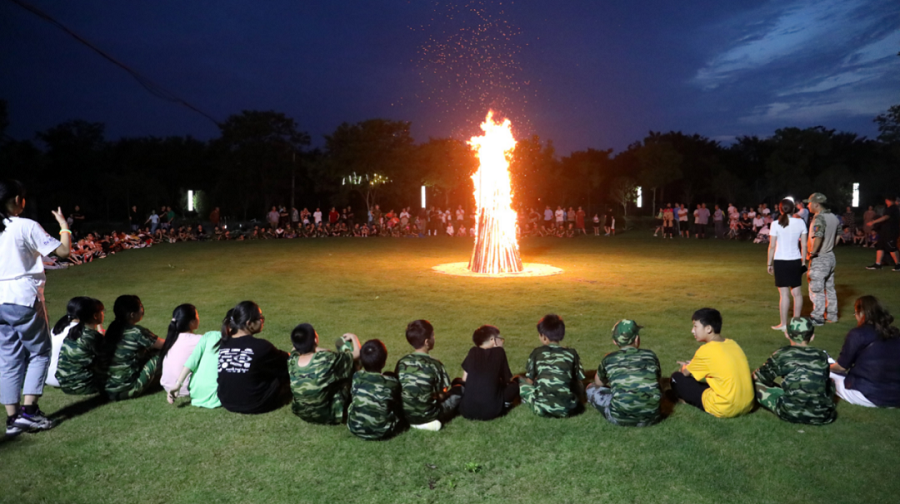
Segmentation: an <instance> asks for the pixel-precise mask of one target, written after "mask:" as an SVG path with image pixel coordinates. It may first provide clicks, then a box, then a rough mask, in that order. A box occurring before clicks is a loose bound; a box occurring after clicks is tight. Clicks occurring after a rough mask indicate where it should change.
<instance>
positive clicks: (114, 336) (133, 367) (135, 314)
mask: <svg viewBox="0 0 900 504" xmlns="http://www.w3.org/2000/svg"><path fill="white" fill-rule="evenodd" d="M113 313H115V316H116V318H115V320H113V322H112V324H110V325H109V329H107V330H106V336H105V337H104V338H103V339H104V347H105V348H106V351H107V352H108V353H107V355H111V357H110V360H109V378H107V380H106V387H105V388H106V395H108V396H109V399H110V400H111V401H121V400H123V399H128V398H131V397H135V396H137V395H140V394H141V393H142V392H144V391H145V390H146V389H147V388H148V387H149V385H150V383H151V381H152V380H153V378H154V376H155V375H156V368H157V366H158V364H159V349H161V348H162V346H163V343H164V342H165V340H161V339H159V338H157V337H156V335H155V334H153V333H152V332H151V331H150V330H149V329H147V328H145V327H141V326H139V325H137V323H138V322H140V321H141V320H142V319H143V318H144V305H143V304H141V299H140V298H139V297H137V296H133V295H127V294H126V295H124V296H119V297H118V298H117V299H116V303H115V304H114V305H113Z"/></svg>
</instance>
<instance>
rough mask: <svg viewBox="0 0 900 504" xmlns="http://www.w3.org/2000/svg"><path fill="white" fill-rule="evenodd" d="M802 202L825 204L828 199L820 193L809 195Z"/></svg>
mask: <svg viewBox="0 0 900 504" xmlns="http://www.w3.org/2000/svg"><path fill="white" fill-rule="evenodd" d="M803 202H804V203H827V202H828V198H827V197H826V196H825V195H824V194H822V193H820V192H814V193H812V194H810V195H809V198H807V199H805V200H803Z"/></svg>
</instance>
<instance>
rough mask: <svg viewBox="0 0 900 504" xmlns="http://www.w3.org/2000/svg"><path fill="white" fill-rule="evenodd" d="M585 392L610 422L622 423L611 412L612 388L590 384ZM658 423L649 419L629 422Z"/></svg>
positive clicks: (645, 425)
mask: <svg viewBox="0 0 900 504" xmlns="http://www.w3.org/2000/svg"><path fill="white" fill-rule="evenodd" d="M585 394H586V395H587V401H588V403H589V404H591V405H593V406H594V407H595V408H597V411H599V412H600V414H601V415H603V418H605V419H606V420H607V421H609V423H611V424H613V425H622V424H621V423H620V422H619V420H617V419H616V418H615V417H613V416H612V415H611V414H610V412H609V410H610V406H611V405H612V398H613V393H612V389H611V388H609V387H597V386H594V385H590V386H588V388H587V390H586V391H585ZM656 423H657V421H647V422H638V423H634V422H631V423H628V424H627V425H630V426H632V427H648V426H650V425H654V424H656Z"/></svg>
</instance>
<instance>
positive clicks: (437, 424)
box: [410, 420, 441, 431]
mask: <svg viewBox="0 0 900 504" xmlns="http://www.w3.org/2000/svg"><path fill="white" fill-rule="evenodd" d="M410 427H412V428H413V429H419V430H427V431H439V430H441V421H440V420H432V421H430V422H428V423H423V424H416V425H410Z"/></svg>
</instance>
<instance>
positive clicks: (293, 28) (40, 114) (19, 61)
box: [0, 0, 900, 155]
mask: <svg viewBox="0 0 900 504" xmlns="http://www.w3.org/2000/svg"><path fill="white" fill-rule="evenodd" d="M33 5H35V6H37V7H38V8H40V9H42V10H44V11H45V12H46V13H48V14H50V15H51V16H53V17H54V18H56V19H57V20H58V21H59V22H61V23H63V24H64V25H66V26H68V27H69V28H70V29H72V30H73V31H75V32H77V33H78V34H79V35H81V36H83V37H84V38H85V39H87V40H89V41H90V42H92V43H93V44H95V45H97V46H98V47H100V48H101V49H103V50H105V51H106V52H108V53H109V54H111V55H112V56H113V57H115V58H116V59H118V60H120V61H122V62H124V63H125V64H127V65H128V66H129V67H130V68H132V69H134V70H136V71H138V72H139V73H140V74H142V75H143V76H145V77H147V78H149V79H150V80H152V81H153V82H155V83H156V84H158V85H160V86H162V87H164V88H165V89H167V90H168V91H171V92H172V93H174V94H176V95H177V96H178V97H180V98H182V99H184V100H186V101H188V102H190V103H191V104H193V105H195V106H197V107H198V108H200V109H202V110H203V111H204V112H206V113H208V114H210V115H211V116H213V117H214V118H216V119H217V120H224V119H225V118H226V117H228V116H229V115H230V114H234V113H239V112H240V111H241V110H244V109H256V110H276V111H280V112H284V113H286V114H287V115H289V116H290V117H293V118H294V119H295V120H296V121H297V123H298V125H299V128H300V129H301V130H303V131H307V132H309V133H310V134H311V136H312V138H313V145H314V146H321V145H322V143H323V140H322V137H323V135H327V134H329V133H330V132H332V131H333V130H334V128H335V127H337V126H338V125H339V124H340V123H342V122H350V123H354V122H358V121H362V120H366V119H372V118H378V117H380V118H387V119H394V120H405V121H410V122H412V133H413V136H414V137H415V138H416V140H418V141H426V140H427V139H428V137H447V136H453V137H456V138H468V137H470V136H473V135H476V134H479V133H480V131H479V130H478V129H477V124H478V123H479V122H480V121H481V120H483V118H484V115H485V113H486V111H487V109H488V108H489V107H493V108H495V109H497V110H498V111H499V113H500V115H502V116H507V117H510V118H511V119H512V120H513V126H514V128H515V132H516V136H517V137H522V136H524V135H531V134H537V135H539V136H540V138H541V139H543V140H552V141H553V143H554V145H555V146H556V149H557V153H558V154H560V155H567V154H569V153H570V152H571V151H574V150H581V149H586V148H598V149H604V148H614V149H616V150H617V151H618V150H621V149H624V148H625V147H626V146H627V145H628V144H629V143H631V142H634V141H637V140H640V139H642V138H643V136H644V135H646V134H647V132H648V131H650V130H653V131H669V130H675V131H682V132H684V133H699V134H701V135H705V136H708V137H711V138H714V139H716V140H720V141H723V142H728V141H729V140H730V139H732V138H734V137H735V136H738V135H760V136H769V135H771V134H772V133H773V132H774V130H775V129H776V128H780V127H785V126H798V127H807V126H816V125H823V126H826V127H828V128H834V129H838V130H842V131H852V132H855V133H859V134H860V135H864V136H868V137H874V136H876V135H877V131H876V127H875V124H874V123H873V122H872V119H873V118H874V116H876V115H877V114H879V113H881V112H884V111H886V110H887V109H888V108H889V107H890V106H891V105H894V104H897V103H900V57H898V56H897V53H898V52H900V2H898V1H897V0H816V1H795V0H786V1H772V2H750V1H743V2H742V1H734V0H715V1H710V0H702V1H692V2H672V1H642V2H625V1H612V0H592V1H566V2H550V1H546V0H544V1H538V0H518V1H515V2H513V1H503V2H500V1H478V2H463V1H457V2H435V1H424V0H422V1H402V0H393V1H388V0H368V1H359V0H351V1H343V2H341V1H327V2H325V1H302V0H294V1H280V0H270V1H265V2H249V1H244V2H238V1H229V0H218V1H189V2H184V1H170V0H157V1H153V2H121V1H117V2H112V1H94V2H50V1H47V0H34V1H33ZM0 62H2V74H0V98H3V99H6V100H7V101H8V102H9V111H10V122H11V125H10V127H9V129H8V131H7V133H8V134H9V135H10V136H12V137H13V138H17V139H30V138H34V133H35V132H36V131H40V130H44V129H47V128H49V127H52V126H54V125H56V124H59V123H61V122H63V121H66V120H70V119H84V120H87V121H94V122H102V123H105V124H106V135H107V138H108V139H116V138H119V137H122V136H144V135H154V136H168V135H192V136H194V137H197V138H200V139H209V138H213V137H215V136H217V134H218V129H217V127H216V126H215V124H214V123H213V122H211V121H210V120H209V119H207V118H205V117H203V116H201V115H199V114H197V113H196V112H193V111H191V110H188V109H187V108H185V107H183V106H180V105H177V104H174V103H170V102H167V101H164V100H161V99H159V98H157V97H155V96H153V95H152V94H150V93H148V92H147V91H146V90H145V89H144V88H143V87H141V85H140V84H138V82H137V81H135V79H134V78H132V77H131V76H130V75H129V74H127V73H126V72H125V71H124V70H122V69H121V68H119V67H117V66H115V65H113V64H112V63H110V62H109V61H107V60H105V59H103V58H102V57H100V56H99V55H98V54H96V53H95V52H93V51H91V50H90V49H89V48H87V47H86V46H84V45H82V44H80V43H79V42H77V41H76V40H75V39H73V38H72V37H70V36H69V35H68V34H66V33H65V32H63V31H61V30H60V29H58V28H57V27H56V26H54V25H52V24H50V23H48V22H46V21H44V20H42V19H40V18H38V17H37V16H35V15H33V14H32V13H30V12H28V11H26V10H24V9H22V8H21V7H19V6H18V5H16V4H14V3H12V2H9V1H6V0H0Z"/></svg>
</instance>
